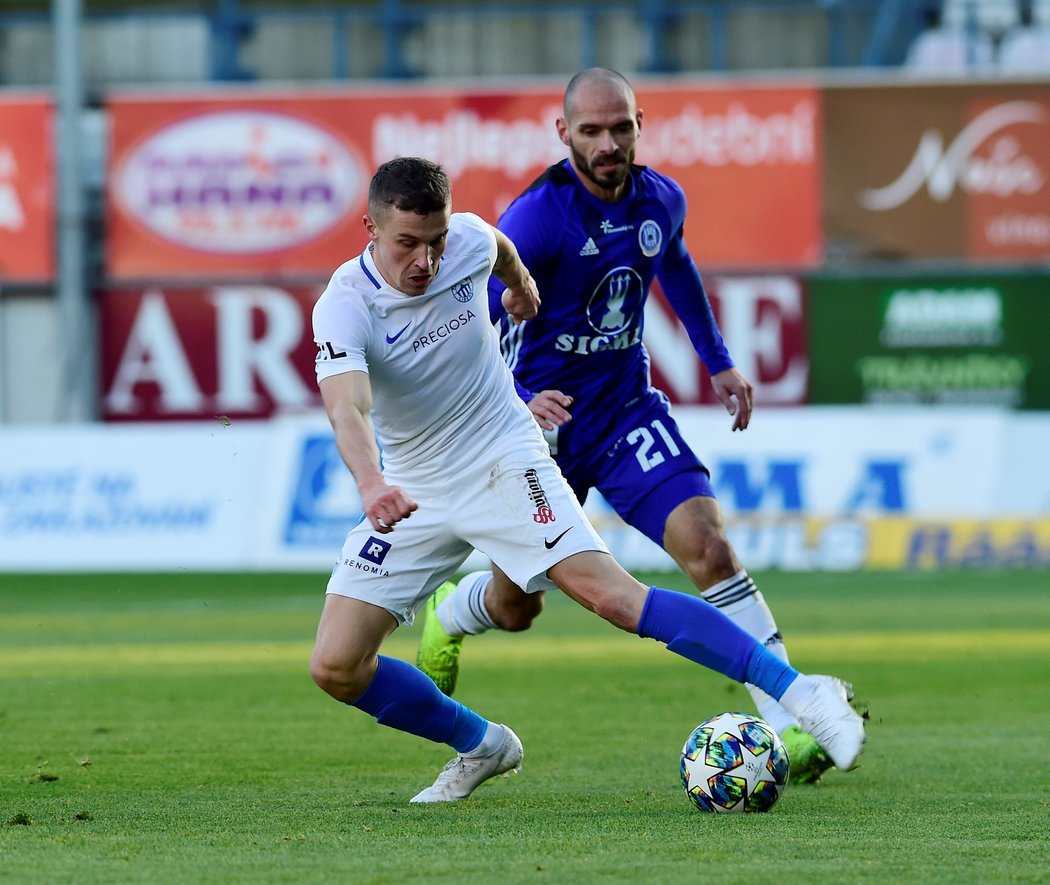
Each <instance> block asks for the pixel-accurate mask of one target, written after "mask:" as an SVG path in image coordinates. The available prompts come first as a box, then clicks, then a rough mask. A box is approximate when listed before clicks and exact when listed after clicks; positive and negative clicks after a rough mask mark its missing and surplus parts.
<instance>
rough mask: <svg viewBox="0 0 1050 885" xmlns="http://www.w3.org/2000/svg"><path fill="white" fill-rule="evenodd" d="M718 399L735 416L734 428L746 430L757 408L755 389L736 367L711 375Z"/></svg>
mask: <svg viewBox="0 0 1050 885" xmlns="http://www.w3.org/2000/svg"><path fill="white" fill-rule="evenodd" d="M711 386H712V387H714V389H715V396H717V397H718V401H719V402H720V403H721V404H722V405H723V406H725V407H726V411H727V412H729V414H730V415H732V416H733V430H746V429H747V425H748V424H750V423H751V413H752V412H753V411H754V408H755V389H754V388H753V387H752V386H751V382H750V381H748V380H747V379H746V378H745V377H744V376H743V375H741V374H740V372H738V371H737V370H736V369H735V368H733V369H725V370H724V371H722V372H719V373H718V374H717V375H712V376H711Z"/></svg>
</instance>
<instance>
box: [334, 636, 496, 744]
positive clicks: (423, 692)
mask: <svg viewBox="0 0 1050 885" xmlns="http://www.w3.org/2000/svg"><path fill="white" fill-rule="evenodd" d="M350 706H352V707H357V709H359V710H363V711H364V712H365V713H368V715H369V716H374V717H375V719H376V721H377V722H378V723H379V724H380V725H387V726H389V727H390V728H396V729H398V730H399V731H407V732H408V733H409V734H415V735H418V736H419V737H424V738H427V739H428V740H431V741H436V742H437V743H439V744H448V745H449V746H451V747H452V748H453V749H455V750H456V752H458V753H469V752H470V751H471V750H473V749H475V748H476V747H477V746H478V744H480V743H481V739H482V738H483V737H484V736H485V730H486V728H487V727H488V721H487V720H485V719H483V718H482V717H481V716H479V715H478V714H477V713H475V712H474V711H473V710H471V709H470V708H469V707H464V706H463V705H462V704H461V703H459V701H454V700H452V698H450V697H448V695H445V694H442V692H441V690H440V689H439V688H438V687H437V686H436V685H434V683H433V681H432V680H431V679H430V678H429V677H428V676H427V675H426V674H425V673H423V672H422V671H421V670H417V669H416V668H415V667H413V666H412V665H411V664H408V663H406V662H405V661H402V660H399V659H398V658H388V657H384V656H383V655H380V656H379V668H378V669H377V670H376V675H375V677H374V678H373V679H372V682H371V683H370V684H369V686H368V688H367V689H365V693H364V694H363V695H361V697H359V698H358V699H357V700H356V701H354V702H353V703H351V705H350Z"/></svg>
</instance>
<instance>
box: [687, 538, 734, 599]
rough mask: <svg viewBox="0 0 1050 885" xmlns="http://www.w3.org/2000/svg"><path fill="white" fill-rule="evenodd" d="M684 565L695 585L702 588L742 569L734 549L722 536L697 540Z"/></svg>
mask: <svg viewBox="0 0 1050 885" xmlns="http://www.w3.org/2000/svg"><path fill="white" fill-rule="evenodd" d="M683 565H684V567H685V570H686V571H687V572H688V573H689V577H690V578H691V579H692V581H693V583H694V584H696V586H698V587H700V588H704V587H707V586H709V585H710V584H712V583H715V582H717V581H719V580H722V579H723V578H724V577H728V576H730V575H732V574H735V573H736V572H737V571H738V570H739V568H740V566H739V565H738V564H737V559H736V556H735V555H734V553H733V548H732V547H731V546H730V545H729V541H728V540H726V538H725V536H724V535H721V534H715V535H708V536H705V537H703V538H699V539H697V542H696V543H695V544H693V545H692V546H691V549H690V550H689V551H688V554H687V556H686V561H685V562H684V563H683Z"/></svg>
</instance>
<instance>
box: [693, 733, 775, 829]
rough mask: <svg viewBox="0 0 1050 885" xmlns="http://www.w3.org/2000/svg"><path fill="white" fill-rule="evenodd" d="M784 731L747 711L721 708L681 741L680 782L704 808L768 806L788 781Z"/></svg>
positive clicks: (723, 809)
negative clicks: (733, 711) (782, 737)
mask: <svg viewBox="0 0 1050 885" xmlns="http://www.w3.org/2000/svg"><path fill="white" fill-rule="evenodd" d="M789 767H790V762H789V760H788V754H787V750H786V749H785V748H784V744H783V743H782V742H781V740H780V736H779V735H778V734H777V733H776V732H775V731H774V730H773V728H772V726H770V725H769V723H767V722H766V721H765V720H764V719H760V718H759V717H758V716H755V715H752V714H749V713H719V714H718V715H717V716H712V717H711V718H710V719H707V720H705V721H704V722H701V723H700V724H699V725H698V726H697V727H696V728H695V729H694V730H693V733H692V734H691V735H689V739H688V740H687V741H686V742H685V746H684V747H682V786H684V787H685V792H686V795H687V796H689V799H690V800H691V801H692V803H693V804H694V805H695V806H696V807H697V808H698V809H699V810H700V811H709V812H716V813H723V814H735V813H737V812H746V811H769V809H770V808H772V807H773V806H774V805H775V804H776V802H777V800H778V799H779V798H780V795H781V793H783V792H784V788H785V787H786V786H787V782H788V770H789Z"/></svg>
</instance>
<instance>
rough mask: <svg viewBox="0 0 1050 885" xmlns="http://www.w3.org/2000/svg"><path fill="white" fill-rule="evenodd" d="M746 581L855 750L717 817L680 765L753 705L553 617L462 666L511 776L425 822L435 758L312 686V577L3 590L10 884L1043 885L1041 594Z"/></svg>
mask: <svg viewBox="0 0 1050 885" xmlns="http://www.w3.org/2000/svg"><path fill="white" fill-rule="evenodd" d="M759 578H760V583H761V586H762V587H763V590H764V592H765V595H766V597H767V599H768V600H769V602H770V604H771V606H772V607H773V609H774V611H775V612H776V614H777V618H778V621H779V623H780V626H781V628H782V630H783V632H784V635H785V638H786V640H787V642H788V647H789V649H790V651H791V653H792V657H793V660H794V662H795V663H796V664H797V665H798V666H799V667H800V668H801V669H804V670H808V671H810V672H832V673H836V674H839V675H842V676H844V677H846V678H849V679H851V680H852V681H853V682H854V683H855V685H856V688H857V694H858V699H859V700H860V701H861V702H862V703H863V704H864V705H866V706H867V707H868V708H869V710H870V715H871V720H870V723H869V736H870V738H869V743H868V748H867V751H866V753H865V755H864V757H863V764H862V766H861V768H859V769H858V770H857V771H854V772H851V773H849V774H843V773H840V772H831V773H829V774H828V775H827V776H826V777H825V779H824V782H823V783H822V784H820V785H818V786H816V787H804V786H797V787H792V788H790V789H789V790H788V792H787V793H786V794H785V796H784V798H783V799H782V800H781V801H780V803H779V804H778V805H777V806H776V808H775V809H774V810H773V811H772V812H770V813H769V814H766V815H747V816H710V815H702V814H699V813H696V812H694V811H692V810H691V808H690V805H689V804H688V802H687V799H686V797H685V795H684V793H683V791H682V788H681V786H680V783H679V781H678V752H679V750H680V748H681V745H682V743H683V741H684V740H685V738H686V736H687V735H688V734H689V732H690V731H691V730H692V728H693V727H694V726H695V725H696V724H697V723H698V722H699V721H700V720H701V719H703V718H706V717H707V716H708V715H710V714H712V713H716V712H720V711H722V710H727V709H734V708H740V707H744V708H747V709H750V704H749V699H748V698H747V695H746V693H745V692H744V690H743V689H742V688H741V687H739V686H736V685H735V684H731V683H729V682H727V681H726V680H725V679H724V678H722V677H718V676H716V675H713V674H710V673H708V672H706V671H703V670H701V669H699V668H697V667H695V666H693V665H691V664H689V663H688V662H686V661H684V660H682V659H680V658H678V657H676V656H674V655H672V654H669V653H667V652H666V651H664V650H663V649H662V648H661V647H660V646H658V645H657V644H656V643H653V642H649V641H643V640H639V639H637V638H635V637H631V636H628V635H626V634H623V633H620V632H618V631H616V630H614V629H613V628H611V627H609V626H607V625H605V624H603V623H602V622H600V621H598V620H597V619H596V618H594V617H593V616H592V615H589V614H587V613H586V612H584V611H582V610H580V609H578V608H576V607H575V606H573V605H572V604H571V603H569V602H567V601H566V600H565V599H564V598H562V597H560V596H559V597H555V596H554V595H551V596H549V598H548V611H547V612H546V613H545V614H544V616H543V618H541V619H540V621H538V622H537V624H536V626H535V627H534V629H533V630H532V631H530V632H529V633H526V634H519V635H506V634H501V635H490V636H486V637H483V638H478V639H475V640H472V641H469V642H468V643H467V645H466V646H465V650H464V653H463V655H464V669H463V674H462V677H461V680H460V688H459V691H458V696H459V697H460V699H461V700H463V701H465V702H467V703H469V704H470V705H472V706H474V707H475V708H476V709H478V710H479V711H480V712H481V713H482V714H483V715H487V716H489V717H490V718H493V719H496V720H499V721H506V722H509V723H511V724H512V725H513V726H514V728H515V730H516V731H517V732H518V734H519V735H520V736H521V737H522V740H523V742H524V744H525V747H526V756H525V768H524V771H523V772H522V774H521V775H518V776H517V777H513V778H500V779H497V781H496V782H494V783H492V784H490V785H486V786H484V787H482V788H481V789H480V790H479V791H478V792H477V793H476V794H475V795H474V796H473V797H472V798H471V799H470V800H469V801H468V802H465V803H460V804H456V805H452V806H432V807H416V806H410V805H408V804H407V800H408V798H409V797H410V796H412V795H413V794H414V793H415V792H416V791H417V790H418V789H420V788H421V787H423V786H425V785H427V784H428V783H430V781H431V780H432V779H433V777H434V775H435V774H436V772H437V771H438V769H439V768H440V767H441V766H442V765H443V764H444V762H445V761H447V759H448V758H449V757H450V756H451V751H449V750H448V749H447V748H443V747H439V746H435V745H431V744H428V743H426V742H424V741H421V740H419V739H416V738H412V737H410V736H407V735H403V734H400V733H397V732H393V731H391V730H389V729H385V728H382V727H380V726H378V725H376V724H375V723H374V722H373V721H372V720H370V719H368V718H367V717H365V716H364V715H362V714H360V713H358V712H357V711H355V710H351V709H347V708H346V707H343V706H342V705H340V704H337V703H336V702H334V701H332V700H331V699H329V698H327V697H326V696H325V695H323V694H322V693H321V692H320V691H319V690H318V689H317V688H316V687H315V686H314V685H313V683H312V682H311V681H310V679H309V676H308V674H307V659H308V656H309V652H310V647H311V644H312V637H313V630H314V627H315V626H316V621H317V617H318V614H319V612H320V606H321V602H322V594H323V586H324V576H315V575H189V574H183V575H121V576H3V577H0V612H2V615H0V881H10V882H48V883H52V882H179V883H182V882H249V881H253V882H260V881H261V882H343V881H346V882H351V881H352V882H390V883H400V882H404V881H413V880H421V879H426V880H428V881H447V882H453V881H457V882H460V881H479V882H488V881H493V882H500V883H510V882H600V881H624V882H697V881H746V882H748V883H765V882H769V883H773V882H778V883H782V882H798V883H813V882H828V883H842V882H887V881H898V882H920V881H921V882H924V883H926V882H952V883H958V882H1007V881H1022V882H1023V881H1029V882H1036V881H1041V882H1042V881H1046V876H1047V869H1050V843H1048V835H1047V834H1048V824H1050V765H1048V763H1047V755H1048V752H1047V750H1048V738H1047V734H1048V733H1050V703H1048V701H1047V685H1048V684H1050V580H1048V576H1047V574H1045V573H1038V572H998V573H981V572H971V573H963V572H959V573H942V574H858V575H852V574H850V575H828V574H821V575H791V574H768V575H761V576H759ZM661 580H662V581H663V582H665V583H670V582H672V581H674V582H675V583H676V584H677V586H679V587H682V585H681V583H680V582H678V581H677V580H676V579H674V578H671V577H668V576H663V577H662V578H661ZM682 589H684V587H682ZM417 631H418V628H413V629H411V630H407V631H402V635H397V636H395V637H394V639H393V640H392V641H391V643H390V644H389V645H388V648H387V650H388V652H389V653H391V654H394V655H397V656H400V657H404V658H407V659H412V658H413V656H414V652H415V641H416V636H417Z"/></svg>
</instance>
